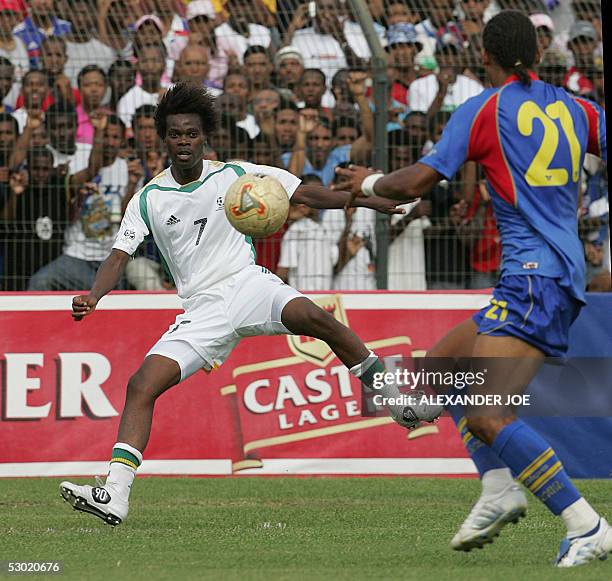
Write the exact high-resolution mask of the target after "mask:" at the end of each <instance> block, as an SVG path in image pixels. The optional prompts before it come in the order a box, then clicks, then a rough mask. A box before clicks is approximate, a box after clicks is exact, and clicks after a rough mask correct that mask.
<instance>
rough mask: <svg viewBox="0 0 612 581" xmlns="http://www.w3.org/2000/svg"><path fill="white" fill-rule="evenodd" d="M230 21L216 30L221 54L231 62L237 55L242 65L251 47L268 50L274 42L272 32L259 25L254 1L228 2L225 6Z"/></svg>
mask: <svg viewBox="0 0 612 581" xmlns="http://www.w3.org/2000/svg"><path fill="white" fill-rule="evenodd" d="M225 8H226V10H227V12H228V13H229V15H230V16H229V20H228V21H227V22H224V23H223V24H221V25H219V26H217V28H215V37H216V39H217V46H218V47H219V52H220V54H221V55H222V56H223V57H224V58H226V59H228V60H229V58H230V56H231V55H236V57H237V58H238V61H239V62H240V63H242V62H243V55H244V53H245V51H246V49H247V48H248V47H249V46H263V47H264V48H268V47H269V46H270V43H271V41H272V36H271V34H270V30H269V29H268V28H267V27H266V26H262V25H261V24H257V23H256V22H257V14H256V9H255V7H254V2H253V1H252V0H228V2H227V4H226V5H225Z"/></svg>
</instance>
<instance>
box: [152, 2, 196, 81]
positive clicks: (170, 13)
mask: <svg viewBox="0 0 612 581" xmlns="http://www.w3.org/2000/svg"><path fill="white" fill-rule="evenodd" d="M142 5H143V7H144V9H145V13H146V14H148V15H152V14H154V15H156V16H157V17H158V19H159V21H160V23H161V34H162V38H163V41H164V46H165V47H166V54H167V55H168V56H169V57H170V58H178V55H179V54H181V51H182V50H183V49H184V48H185V46H186V45H187V39H188V35H189V27H188V25H187V21H186V20H185V19H184V18H182V17H181V16H179V15H178V14H177V13H176V2H175V0H144V1H143V2H142ZM168 73H169V74H170V75H172V71H168Z"/></svg>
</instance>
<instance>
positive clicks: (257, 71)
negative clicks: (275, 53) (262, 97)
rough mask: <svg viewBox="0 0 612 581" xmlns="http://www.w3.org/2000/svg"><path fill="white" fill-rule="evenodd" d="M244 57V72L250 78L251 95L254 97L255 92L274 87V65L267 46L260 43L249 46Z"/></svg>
mask: <svg viewBox="0 0 612 581" xmlns="http://www.w3.org/2000/svg"><path fill="white" fill-rule="evenodd" d="M242 58H243V60H244V67H243V70H244V74H245V76H246V77H247V79H248V80H249V85H250V88H251V92H250V97H251V98H252V97H253V95H255V93H258V92H259V91H262V90H263V89H270V88H271V87H272V85H271V83H270V75H271V74H272V71H273V70H274V67H273V65H272V63H271V61H270V57H269V55H268V51H267V50H266V48H265V47H263V46H259V45H254V46H249V48H247V49H246V50H245V51H244V55H243V57H242Z"/></svg>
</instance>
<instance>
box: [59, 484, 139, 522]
mask: <svg viewBox="0 0 612 581" xmlns="http://www.w3.org/2000/svg"><path fill="white" fill-rule="evenodd" d="M96 484H97V486H89V485H87V484H86V485H82V486H81V485H79V484H73V483H72V482H62V483H61V484H60V493H61V495H62V497H63V499H64V500H65V501H66V502H68V503H69V504H71V505H72V507H73V508H74V510H81V511H83V512H88V513H90V514H93V515H95V516H97V517H98V518H101V519H102V520H103V521H104V522H105V523H107V524H109V525H111V526H114V527H115V526H117V525H119V524H121V522H122V521H123V520H125V517H126V516H127V514H128V502H127V500H124V499H123V498H120V496H119V494H118V493H117V492H115V491H114V490H113V489H112V488H110V487H105V486H104V484H103V483H102V481H101V480H100V479H99V478H97V477H96Z"/></svg>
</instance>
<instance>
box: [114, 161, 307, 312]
mask: <svg viewBox="0 0 612 581" xmlns="http://www.w3.org/2000/svg"><path fill="white" fill-rule="evenodd" d="M245 173H256V174H264V175H269V176H272V177H274V178H276V179H277V180H278V181H280V183H281V184H282V185H283V187H284V188H285V190H286V191H287V194H288V195H289V197H291V196H292V195H293V193H294V192H295V190H296V189H297V187H298V186H299V185H300V183H301V181H300V180H299V179H298V178H296V177H295V176H294V175H292V174H290V173H289V172H287V171H285V170H282V169H279V168H276V167H269V166H265V165H255V164H252V163H247V162H242V161H240V162H232V163H222V162H218V161H207V160H205V161H204V167H203V168H202V174H201V175H200V178H199V179H198V180H197V181H194V182H191V183H189V184H185V185H183V186H181V184H179V183H178V182H177V181H176V180H175V179H174V177H173V176H172V172H171V170H170V168H168V169H166V170H164V171H163V172H161V173H160V174H159V175H158V176H157V177H155V178H154V179H152V180H151V181H150V182H149V183H148V184H147V185H146V186H145V187H144V188H143V189H142V190H140V191H139V192H138V193H137V194H136V195H134V197H133V198H132V199H131V200H130V202H129V204H128V206H127V209H126V211H125V215H124V217H123V221H122V222H121V227H120V228H119V233H118V235H117V239H116V241H115V244H114V248H117V249H119V250H123V251H124V252H127V253H128V254H134V252H136V249H137V248H138V246H139V245H140V243H141V242H142V241H143V239H144V237H145V236H146V235H147V234H149V232H151V233H152V234H153V238H154V239H155V242H156V244H157V247H158V249H159V251H160V253H161V255H162V257H163V258H164V261H165V262H166V265H167V267H168V269H169V271H170V274H171V275H172V277H173V278H174V283H175V284H176V288H177V291H178V295H179V296H180V297H181V298H182V299H184V300H185V299H189V298H190V297H193V296H195V295H198V294H201V293H204V292H205V291H206V289H208V288H210V287H212V286H214V285H215V284H217V283H219V282H220V281H222V280H224V279H226V278H228V277H231V276H233V275H235V274H237V273H239V272H241V271H242V270H243V269H244V268H246V267H247V266H249V265H251V264H254V263H255V251H254V249H253V245H252V244H251V240H250V238H248V237H246V236H245V235H244V234H241V233H240V232H238V230H236V229H235V228H234V227H233V226H232V225H231V224H230V223H229V221H228V219H227V217H226V215H225V208H224V202H225V194H226V192H227V190H228V189H229V187H230V186H231V185H232V184H233V183H234V182H235V181H236V180H237V179H238V177H240V176H241V175H243V174H245Z"/></svg>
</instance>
